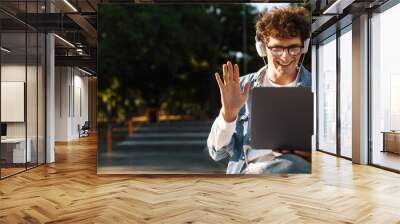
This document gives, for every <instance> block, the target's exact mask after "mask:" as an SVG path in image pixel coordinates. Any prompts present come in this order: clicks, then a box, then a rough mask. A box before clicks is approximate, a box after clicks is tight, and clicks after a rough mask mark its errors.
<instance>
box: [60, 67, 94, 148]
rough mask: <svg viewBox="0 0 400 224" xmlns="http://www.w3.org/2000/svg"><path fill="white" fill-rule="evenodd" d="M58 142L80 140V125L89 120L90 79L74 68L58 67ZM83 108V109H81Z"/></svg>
mask: <svg viewBox="0 0 400 224" xmlns="http://www.w3.org/2000/svg"><path fill="white" fill-rule="evenodd" d="M55 85H56V92H55V120H56V122H55V123H56V133H55V140H56V141H70V140H73V139H77V138H79V133H78V124H79V125H80V126H82V125H83V124H84V123H85V121H87V120H88V117H89V116H88V104H89V103H88V78H87V77H86V76H84V73H82V72H80V71H79V70H78V69H77V68H73V67H56V84H55ZM80 107H81V108H80Z"/></svg>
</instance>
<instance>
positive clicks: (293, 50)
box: [267, 45, 303, 56]
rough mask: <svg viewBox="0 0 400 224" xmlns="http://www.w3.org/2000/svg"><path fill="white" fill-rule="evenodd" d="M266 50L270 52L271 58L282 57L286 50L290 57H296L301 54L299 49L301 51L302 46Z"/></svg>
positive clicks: (277, 47)
mask: <svg viewBox="0 0 400 224" xmlns="http://www.w3.org/2000/svg"><path fill="white" fill-rule="evenodd" d="M267 48H268V49H269V50H270V51H271V54H272V56H282V54H283V52H284V51H285V50H286V49H287V50H288V53H289V55H290V56H297V55H299V54H300V53H301V49H303V46H299V45H292V46H289V47H282V46H276V47H267Z"/></svg>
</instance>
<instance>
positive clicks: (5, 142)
mask: <svg viewBox="0 0 400 224" xmlns="http://www.w3.org/2000/svg"><path fill="white" fill-rule="evenodd" d="M27 142H28V144H27V146H28V147H26V154H25V138H6V139H1V144H2V147H4V146H5V147H13V148H12V151H13V153H12V158H13V159H12V162H13V163H25V162H31V160H32V153H31V145H32V141H31V139H30V138H28V139H27ZM2 151H3V149H2ZM4 151H5V150H4ZM25 158H26V159H27V160H26V161H25Z"/></svg>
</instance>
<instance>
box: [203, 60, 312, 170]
mask: <svg viewBox="0 0 400 224" xmlns="http://www.w3.org/2000/svg"><path fill="white" fill-rule="evenodd" d="M262 70H263V69H260V70H259V71H258V72H255V73H251V74H248V75H245V76H242V77H240V87H241V88H243V86H244V84H245V83H246V82H250V93H249V98H248V100H247V102H246V104H245V105H244V106H243V107H242V108H241V109H240V111H239V114H238V117H237V119H236V129H235V132H234V134H233V136H232V139H231V141H230V142H229V144H227V145H226V146H224V147H222V148H221V149H219V150H218V151H217V150H216V149H215V148H214V147H213V146H211V145H207V147H208V150H209V154H210V156H211V158H212V159H213V160H215V161H219V160H221V159H224V158H226V157H228V158H229V164H228V167H227V170H226V173H227V174H238V173H240V172H241V170H242V169H243V166H244V164H245V162H244V152H243V145H250V139H251V137H250V127H249V126H250V122H249V114H250V108H251V95H252V94H251V91H252V89H253V88H254V87H257V86H260V84H259V81H258V80H259V78H260V74H261V71H262ZM299 75H300V77H299V79H298V82H297V85H296V87H305V88H311V74H310V72H309V71H308V70H307V69H306V68H304V67H303V66H301V68H300V74H299ZM281 165H282V164H281Z"/></svg>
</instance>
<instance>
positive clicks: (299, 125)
mask: <svg viewBox="0 0 400 224" xmlns="http://www.w3.org/2000/svg"><path fill="white" fill-rule="evenodd" d="M251 94H252V96H251V97H252V98H251V111H250V118H249V119H250V125H251V126H250V136H251V141H250V145H251V147H252V148H253V149H289V150H290V149H297V150H305V151H311V138H312V135H313V127H314V124H313V121H314V120H313V116H314V114H313V113H314V111H313V93H312V92H311V89H309V88H303V87H297V88H294V87H293V88H291V87H282V88H274V87H256V88H254V89H252V93H251Z"/></svg>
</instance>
